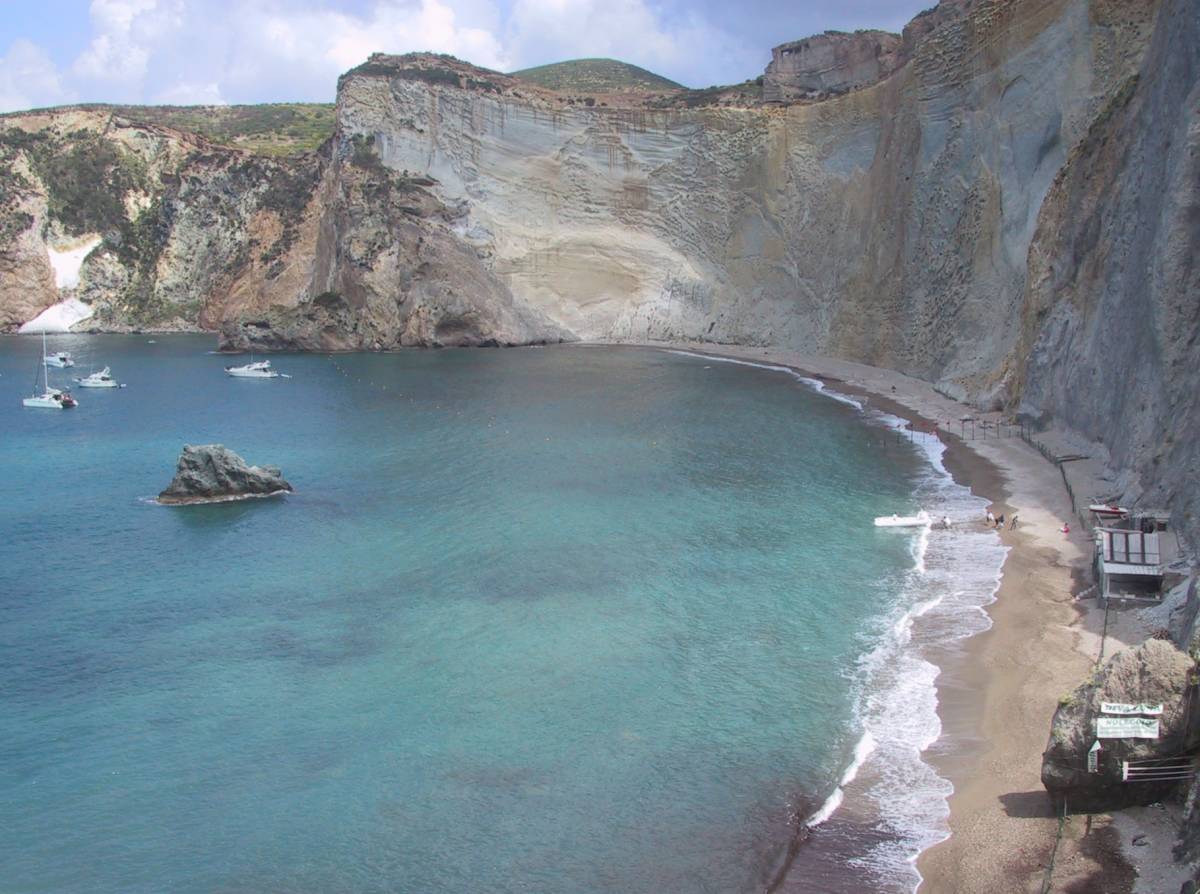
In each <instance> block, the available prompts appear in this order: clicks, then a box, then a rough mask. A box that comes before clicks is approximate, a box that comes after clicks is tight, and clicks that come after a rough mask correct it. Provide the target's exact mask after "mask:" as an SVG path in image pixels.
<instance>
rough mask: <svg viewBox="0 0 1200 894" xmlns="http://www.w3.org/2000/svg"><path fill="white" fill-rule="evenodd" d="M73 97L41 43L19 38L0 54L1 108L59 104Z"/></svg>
mask: <svg viewBox="0 0 1200 894" xmlns="http://www.w3.org/2000/svg"><path fill="white" fill-rule="evenodd" d="M73 99H74V96H73V95H72V93H71V91H70V90H69V89H68V88H67V87H66V86H65V85H64V84H63V81H62V78H61V76H60V75H59V73H58V69H57V68H56V67H55V65H54V61H53V60H52V59H51V58H50V56H49V54H48V53H46V51H45V50H43V49H42V48H41V47H39V46H38V45H37V44H35V43H32V42H31V41H28V40H24V39H21V40H15V41H13V43H12V44H11V45H10V46H9V48H8V52H7V53H6V54H5V55H4V56H2V57H0V112H13V111H18V110H20V109H31V108H36V107H38V106H50V105H58V104H60V103H66V102H71V101H72V100H73Z"/></svg>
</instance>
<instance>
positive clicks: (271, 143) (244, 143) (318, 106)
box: [84, 102, 334, 157]
mask: <svg viewBox="0 0 1200 894" xmlns="http://www.w3.org/2000/svg"><path fill="white" fill-rule="evenodd" d="M84 108H95V109H110V110H111V111H112V112H113V114H116V115H120V116H121V117H122V118H128V119H129V120H130V121H134V122H136V123H139V124H153V125H158V126H160V127H170V128H174V129H175V130H182V131H188V132H190V133H195V134H199V135H200V136H202V137H205V138H206V139H209V140H212V141H213V142H214V143H220V144H221V145H224V146H234V147H236V148H238V149H246V150H248V151H250V152H254V153H256V154H258V155H271V156H277V157H284V156H293V155H301V154H303V153H305V152H313V151H315V150H316V149H317V147H319V146H320V145H321V144H322V143H324V142H325V141H326V140H327V139H329V137H330V136H332V135H333V126H334V107H333V104H332V103H315V102H313V103H308V102H281V103H268V104H263V105H253V106H113V105H95V106H85V107H84Z"/></svg>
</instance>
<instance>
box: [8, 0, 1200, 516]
mask: <svg viewBox="0 0 1200 894" xmlns="http://www.w3.org/2000/svg"><path fill="white" fill-rule="evenodd" d="M1160 6H1161V9H1160ZM1198 9H1200V3H1198V2H1197V0H1161V3H1159V2H1155V0H945V2H943V3H941V4H940V5H939V6H937V7H936V8H935V9H933V10H930V11H928V12H926V13H923V14H921V15H920V16H918V17H917V18H916V19H914V20H913V22H912V23H910V24H909V26H907V27H906V28H905V29H904V32H903V34H902V35H899V36H897V35H891V34H887V33H885V32H862V33H858V34H853V35H844V34H826V35H819V36H817V37H813V38H809V39H807V40H805V41H799V42H794V43H792V44H784V45H783V46H781V47H779V48H777V49H776V52H775V54H774V58H773V60H772V63H771V66H770V67H769V68H768V70H767V72H766V73H765V74H764V76H763V78H762V79H761V83H756V82H748V83H747V84H744V85H739V86H738V87H733V88H721V89H715V90H707V91H675V92H673V93H665V94H658V95H654V94H653V93H638V92H636V91H634V92H630V93H624V94H608V95H604V94H588V95H573V94H570V93H562V92H554V91H552V90H548V89H545V88H543V87H540V86H538V85H537V84H532V83H529V82H527V81H521V80H518V79H516V78H513V77H510V76H506V75H502V74H499V73H497V72H489V71H485V70H482V69H478V68H475V67H473V66H470V65H467V64H465V63H461V62H458V61H457V60H452V59H449V58H448V57H439V56H431V55H414V56H400V57H396V56H384V55H376V56H373V57H372V58H371V59H370V60H368V62H367V63H365V64H364V65H361V66H359V67H358V68H356V69H354V70H352V71H350V72H348V73H347V74H346V75H344V76H343V77H342V78H341V79H340V81H339V85H338V101H337V107H336V110H335V120H336V125H335V129H334V133H333V136H332V138H331V139H330V140H329V141H328V142H327V143H325V144H324V146H323V147H322V148H321V150H320V151H319V152H318V153H315V154H309V155H301V156H297V157H293V158H266V157H263V156H262V155H258V154H254V153H251V152H247V151H244V150H242V149H239V148H238V147H236V146H218V145H214V144H212V143H209V142H208V141H206V140H204V139H203V138H200V137H197V136H192V135H189V134H186V133H183V132H180V131H175V130H172V129H170V128H167V127H164V126H162V125H155V126H149V125H145V124H133V123H130V122H128V121H126V120H124V119H122V118H121V117H120V116H117V115H113V114H108V115H102V114H100V113H98V112H86V111H72V112H48V113H40V114H32V113H31V114H29V115H25V116H10V117H7V118H3V119H0V150H2V151H3V152H4V153H5V155H4V156H3V158H2V159H0V163H2V164H3V165H5V166H7V168H8V170H10V171H12V172H13V173H14V174H17V175H19V176H20V178H21V179H20V180H19V181H14V183H16V186H15V188H9V187H7V186H6V187H5V192H4V194H2V195H0V232H2V233H3V234H4V240H3V242H0V326H6V327H9V328H12V327H13V326H15V325H16V324H18V323H20V322H23V321H24V320H25V319H28V318H29V317H30V315H31V313H32V312H35V311H36V310H37V309H40V308H41V307H45V306H47V305H48V304H50V303H52V302H53V301H54V300H57V299H59V298H61V297H63V295H62V293H59V292H57V290H56V289H55V288H54V286H53V282H52V280H51V279H50V274H49V271H48V266H47V261H46V245H47V244H48V243H49V244H50V245H51V246H54V245H55V244H57V243H56V240H60V241H61V240H64V239H66V238H68V237H80V236H82V235H85V234H86V233H95V234H97V235H102V236H103V238H104V242H103V244H102V246H101V248H99V249H97V250H96V251H95V252H93V254H92V256H91V257H90V258H89V259H88V260H87V261H86V262H85V264H84V267H83V270H82V271H81V277H80V284H79V286H78V287H77V289H76V292H77V294H78V295H79V296H80V297H82V298H83V299H84V300H85V301H88V302H90V303H91V304H92V305H93V306H94V307H95V308H96V315H95V316H94V317H93V318H92V320H90V321H87V322H85V323H83V324H81V325H82V326H84V327H86V326H99V327H101V328H121V327H130V326H147V325H189V326H201V327H204V328H208V329H218V330H221V331H222V333H223V336H224V340H225V343H227V344H230V345H245V344H251V343H253V344H256V345H259V346H262V347H302V348H314V349H340V348H371V349H378V348H390V347H395V346H400V345H431V344H519V343H528V342H535V341H549V340H560V339H563V340H565V339H576V338H578V339H590V340H603V341H615V342H621V341H638V342H641V341H659V340H666V339H693V340H703V341H710V342H717V343H738V344H749V345H774V346H780V347H787V348H791V349H795V350H801V351H807V352H812V353H819V354H828V355H834V356H839V357H844V358H847V359H853V360H857V361H862V362H867V363H871V364H874V365H879V366H885V367H891V368H894V369H897V370H900V371H902V372H905V373H908V374H911V375H915V376H919V377H921V378H924V379H926V380H928V381H931V382H933V383H935V384H936V385H937V386H938V387H939V388H941V389H942V390H944V391H946V392H947V393H949V394H952V395H954V396H956V397H960V398H963V399H967V400H970V401H974V402H976V403H977V404H979V405H980V406H983V407H986V408H992V409H995V408H1004V409H1007V410H1009V411H1010V412H1013V413H1016V412H1018V411H1019V412H1021V413H1023V414H1025V415H1026V416H1028V417H1030V418H1032V419H1034V420H1035V421H1036V422H1037V423H1038V424H1039V425H1043V426H1058V427H1061V428H1065V429H1069V430H1070V431H1071V432H1073V433H1075V434H1076V435H1077V436H1078V437H1080V438H1081V439H1086V440H1088V441H1090V442H1093V443H1094V445H1095V449H1096V450H1098V451H1107V452H1108V456H1109V458H1110V459H1111V461H1112V463H1113V464H1114V466H1115V467H1116V468H1117V469H1118V470H1119V471H1120V472H1121V473H1122V475H1123V477H1122V478H1121V479H1120V487H1121V488H1122V489H1123V490H1124V491H1125V493H1126V494H1127V495H1129V496H1130V497H1131V498H1138V497H1141V498H1142V499H1143V500H1145V501H1152V502H1158V503H1161V502H1167V503H1169V505H1171V507H1172V508H1173V509H1175V510H1176V512H1177V518H1178V520H1179V521H1180V522H1181V523H1182V524H1183V527H1184V528H1185V530H1188V531H1190V530H1193V529H1194V520H1195V513H1196V511H1197V499H1198V498H1200V493H1198V492H1197V489H1196V488H1197V485H1196V484H1195V482H1196V480H1197V476H1196V474H1195V473H1196V472H1197V456H1198V455H1200V453H1198V448H1197V447H1196V446H1195V445H1196V444H1197V438H1196V434H1197V432H1196V430H1195V429H1196V426H1197V425H1200V422H1198V421H1197V414H1196V412H1195V410H1196V408H1195V406H1194V403H1195V392H1196V387H1195V373H1194V371H1193V370H1194V369H1195V367H1196V360H1197V347H1196V336H1197V331H1198V329H1200V320H1198V319H1197V307H1198V306H1200V302H1197V301H1196V300H1195V297H1194V296H1195V295H1196V294H1197V292H1196V276H1197V274H1196V268H1195V265H1194V264H1193V262H1192V260H1191V258H1193V257H1195V247H1196V246H1195V241H1196V238H1197V230H1198V227H1200V225H1198V223H1197V213H1196V188H1197V176H1196V169H1195V165H1196V164H1197V162H1196V154H1195V141H1196V136H1195V134H1196V124H1195V110H1196V97H1195V85H1196V68H1197V55H1198V53H1200V49H1198V48H1200V41H1197V40H1196V39H1195V37H1196V16H1197V10H1198ZM43 134H49V136H48V137H43V136H41V135H43ZM40 140H46V141H48V142H44V143H39V144H38V145H37V146H35V145H33V143H34V142H37V141H40ZM31 141H33V142H31ZM38 146H41V148H38ZM85 146H86V147H90V148H86V151H85V150H84V149H83V148H81V147H85ZM105 146H107V147H110V148H111V150H112V151H111V153H109V154H105V153H106V152H108V150H105V149H103V147H105ZM80 153H82V155H81V154H80ZM93 156H95V158H94V160H90V161H88V162H87V163H88V164H91V165H93V166H96V165H99V166H100V168H103V170H104V171H106V172H107V174H106V176H107V179H108V181H109V182H112V183H113V184H114V187H113V188H111V189H110V190H108V192H109V193H110V194H111V195H112V196H113V197H115V201H113V202H107V204H105V203H104V202H100V199H101V198H102V196H100V195H96V196H95V198H96V201H97V202H98V203H99V204H98V205H97V208H98V210H97V212H96V213H91V212H89V213H88V214H87V215H85V216H84V217H83V218H77V216H72V215H71V214H70V213H68V212H67V211H66V210H65V209H68V208H70V207H71V206H72V205H73V203H72V202H71V201H67V200H65V199H64V196H62V195H61V193H63V190H64V186H63V180H62V178H61V177H60V175H61V173H62V172H63V170H64V169H71V168H72V166H74V165H76V162H77V161H78V162H79V163H82V159H85V158H86V159H93ZM64 159H65V160H64ZM55 160H59V161H57V162H56V161H55ZM60 162H61V163H60ZM55 164H58V167H55ZM114 174H120V177H114V176H112V175H114ZM93 192H95V190H93ZM101 192H103V190H101ZM85 205H86V203H85ZM1189 296H1190V297H1189Z"/></svg>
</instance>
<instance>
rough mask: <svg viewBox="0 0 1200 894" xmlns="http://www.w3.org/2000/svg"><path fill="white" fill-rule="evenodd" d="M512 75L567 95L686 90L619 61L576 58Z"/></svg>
mask: <svg viewBox="0 0 1200 894" xmlns="http://www.w3.org/2000/svg"><path fill="white" fill-rule="evenodd" d="M512 76H513V77H514V78H520V79H521V80H523V81H529V82H531V83H534V84H537V85H538V86H540V87H545V88H547V89H549V90H558V91H560V92H567V93H570V92H574V93H623V92H626V91H634V90H681V89H683V85H682V84H677V83H675V82H674V81H671V80H668V79H667V78H664V77H662V76H661V75H656V74H655V73H654V72H652V71H646V69H644V68H638V67H637V66H636V65H630V64H629V63H628V62H618V61H617V60H616V59H572V60H570V61H569V62H555V63H554V64H552V65H539V66H537V67H536V68H526V69H523V70H521V71H514V72H513V73H512Z"/></svg>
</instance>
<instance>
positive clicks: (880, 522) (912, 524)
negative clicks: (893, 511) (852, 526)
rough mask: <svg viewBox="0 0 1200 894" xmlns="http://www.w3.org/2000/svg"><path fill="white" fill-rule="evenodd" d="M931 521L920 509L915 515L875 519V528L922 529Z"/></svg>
mask: <svg viewBox="0 0 1200 894" xmlns="http://www.w3.org/2000/svg"><path fill="white" fill-rule="evenodd" d="M932 521H933V519H931V518H930V517H929V513H928V512H926V511H925V510H924V509H922V510H921V511H920V512H918V513H917V514H916V515H881V516H879V517H877V518H876V519H875V527H877V528H923V527H925V526H927V525H929V524H930V523H931V522H932Z"/></svg>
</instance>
